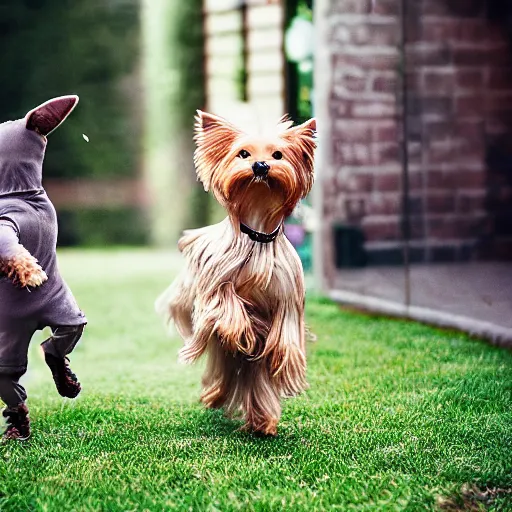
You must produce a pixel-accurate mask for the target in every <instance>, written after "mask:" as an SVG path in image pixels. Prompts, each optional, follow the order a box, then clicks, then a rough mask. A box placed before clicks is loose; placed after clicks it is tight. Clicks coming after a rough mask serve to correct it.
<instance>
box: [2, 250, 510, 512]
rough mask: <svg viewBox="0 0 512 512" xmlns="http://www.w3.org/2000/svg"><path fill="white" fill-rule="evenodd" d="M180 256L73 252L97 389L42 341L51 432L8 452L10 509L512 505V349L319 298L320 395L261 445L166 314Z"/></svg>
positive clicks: (42, 401) (90, 376)
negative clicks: (66, 384) (162, 305)
mask: <svg viewBox="0 0 512 512" xmlns="http://www.w3.org/2000/svg"><path fill="white" fill-rule="evenodd" d="M179 264H180V262H179V260H176V257H174V256H173V257H171V255H169V254H166V253H157V252H149V251H129V252H113V251H110V252H94V251H90V252H65V253H62V254H61V268H62V271H63V273H64V275H65V276H66V278H67V280H68V282H69V283H70V285H71V286H72V288H73V290H74V292H75V295H76V296H77V298H78V300H79V303H80V304H81V306H82V308H83V309H84V310H85V311H86V313H87V315H88V319H89V326H88V328H87V330H86V333H85V335H84V338H83V340H82V342H81V344H80V345H79V347H78V348H77V349H76V351H75V353H74V355H73V357H72V362H73V369H74V370H75V371H76V372H77V373H78V375H79V376H80V378H81V381H82V384H83V388H84V390H83V392H82V395H81V396H80V397H79V398H78V399H77V400H75V401H70V400H65V399H62V398H60V397H59V396H58V395H57V393H56V391H55V390H54V387H53V382H52V381H51V377H50V374H49V371H48V370H47V369H46V368H45V366H44V363H43V362H42V360H41V358H40V356H39V352H38V350H37V343H33V346H32V352H31V362H30V371H29V373H28V374H27V377H26V378H25V384H26V387H27V389H28V391H29V397H30V398H29V406H30V408H31V415H32V420H33V430H34V433H33V438H32V439H31V440H30V441H29V442H28V443H26V444H23V445H17V444H8V445H6V446H5V445H4V446H1V447H0V510H1V511H16V512H18V511H24V510H42V511H43V510H44V511H63V510H65V511H88V510H108V511H132V510H133V511H135V510H141V511H142V510H151V511H160V510H192V511H196V510H199V511H202V510H211V511H214V510H219V511H229V510H276V511H281V510H290V511H292V510H293V511H296V510H308V511H309V510H331V509H332V510H341V511H347V510H358V511H366V510H378V511H380V510H390V511H391V510H407V511H409V510H410V511H416V510H438V509H439V508H440V507H441V508H442V509H443V510H496V511H498V510H499V511H503V510H512V494H511V489H512V476H511V475H512V354H511V353H509V352H507V351H504V350H499V349H496V348H493V347H490V346H487V345H486V344H484V343H481V342H478V341H473V340H470V339H468V338H467V337H466V336H464V335H462V334H458V333H452V332H441V331H438V330H435V329H431V328H428V327H425V326H422V325H418V324H415V323H409V322H400V321H392V320H385V319H378V318H371V317H367V316H363V315H360V314H356V313H349V312H343V311H340V309H339V308H338V307H337V306H336V305H334V304H331V303H329V302H326V301H322V300H318V299H310V300H309V301H308V306H307V309H308V311H307V315H308V320H309V323H310V325H311V327H312V328H313V330H314V331H315V332H316V334H317V336H318V342H316V343H314V344H310V346H309V370H308V375H309V382H310V385H311V388H310V390H308V392H307V393H306V394H304V395H303V396H302V397H300V398H296V399H292V400H289V401H287V402H286V404H285V406H284V413H283V418H282V422H281V424H280V433H279V436H278V437H277V438H273V439H265V438H256V437H253V436H251V435H250V434H246V433H242V432H239V431H237V428H238V427H239V426H240V423H237V422H232V421H229V420H227V419H225V418H224V417H223V416H222V414H221V413H220V412H219V411H215V412H212V411H206V410H204V409H203V408H202V407H201V405H200V404H199V403H198V396H199V391H200V375H201V371H202V365H198V366H192V367H189V366H182V365H179V364H177V362H176V356H177V351H178V348H179V346H180V341H179V340H177V339H170V338H168V337H167V335H166V333H165V331H164V328H163V326H162V324H161V321H160V319H159V318H158V317H156V315H155V314H154V313H153V301H154V299H155V297H156V296H157V295H158V293H159V292H160V291H162V289H163V288H164V287H165V286H166V285H167V283H168V282H169V281H170V279H171V277H172V275H174V273H175V272H176V269H177V268H178V266H179ZM41 339H42V336H40V337H38V339H37V340H34V341H35V342H36V341H40V340H41ZM472 486H474V488H473V487H472ZM487 487H489V488H490V489H491V490H490V491H486V489H487ZM464 489H466V491H464ZM468 489H469V490H468ZM472 489H473V490H472ZM478 500H480V501H478ZM464 502H465V503H466V508H463V503H464ZM469 507H473V508H469ZM479 507H481V508H479Z"/></svg>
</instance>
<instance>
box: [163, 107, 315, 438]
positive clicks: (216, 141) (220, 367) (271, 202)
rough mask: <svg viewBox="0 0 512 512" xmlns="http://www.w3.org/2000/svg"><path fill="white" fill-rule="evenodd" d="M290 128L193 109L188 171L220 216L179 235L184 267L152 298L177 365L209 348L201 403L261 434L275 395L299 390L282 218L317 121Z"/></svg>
mask: <svg viewBox="0 0 512 512" xmlns="http://www.w3.org/2000/svg"><path fill="white" fill-rule="evenodd" d="M292 124H293V123H292V122H291V121H290V120H289V119H288V118H287V117H286V116H285V117H283V118H282V119H281V120H280V121H279V122H278V124H277V126H276V127H275V131H273V132H272V133H270V134H267V135H263V136H262V135H259V136H250V135H248V134H247V133H244V132H243V131H242V130H239V129H238V128H236V127H235V126H233V125H232V124H231V123H229V122H228V121H226V120H225V119H223V118H221V117H218V116H215V115H212V114H208V113H206V112H201V111H198V112H197V116H196V124H195V137H194V140H195V142H196V151H195V154H194V162H195V165H196V171H197V176H198V179H199V180H200V181H201V182H202V183H203V185H204V188H205V190H206V191H208V190H212V192H213V194H214V195H215V197H216V199H217V200H218V201H219V203H220V204H221V205H222V206H223V207H224V208H225V209H226V210H227V213H228V217H227V218H226V219H225V220H224V221H222V222H220V223H219V224H215V225H213V226H207V227H204V228H200V229H194V230H189V231H186V232H185V233H184V235H183V237H182V238H181V239H180V241H179V243H178V247H179V249H180V251H181V252H182V253H183V254H184V256H185V259H186V269H185V270H184V271H183V272H182V273H181V275H179V276H178V278H177V279H176V280H175V281H174V283H173V284H172V285H171V286H170V287H169V288H168V289H167V291H166V292H164V293H163V294H162V295H161V296H160V298H159V299H158V300H157V304H156V307H157V311H158V312H160V313H161V314H163V315H164V316H165V317H166V319H167V321H168V322H171V321H173V322H174V324H175V325H176V328H177V330H178V332H179V334H180V335H181V336H182V338H183V339H184V346H183V348H182V349H181V351H180V358H181V360H182V361H184V362H193V361H196V360H197V359H198V358H199V357H200V356H201V355H202V354H203V353H205V352H207V354H208V357H207V367H206V372H205V374H204V376H203V381H202V383H203V393H202V395H201V401H202V402H203V404H204V405H205V406H206V407H211V408H221V407H224V408H225V410H226V412H227V414H229V415H231V416H233V415H236V414H237V413H240V412H242V413H243V415H244V417H245V425H244V428H245V429H247V430H249V431H253V432H255V433H261V434H265V435H276V434H277V424H278V422H279V419H280V416H281V397H289V396H293V395H296V394H298V393H300V392H302V391H303V390H304V389H305V388H306V387H307V383H306V348H305V338H306V327H305V323H304V297H305V289H304V275H303V271H302V265H301V261H300V259H299V257H298V255H297V253H296V252H295V250H294V248H293V247H292V245H291V244H290V242H289V241H288V240H287V238H286V237H285V236H284V233H283V222H284V220H285V219H286V218H287V217H288V216H289V215H290V214H291V213H292V212H293V210H294V208H295V206H296V205H297V203H298V202H299V201H300V200H301V199H302V198H304V197H305V196H306V195H307V194H308V193H309V191H310V189H311V187H312V185H313V180H314V174H313V167H314V151H315V147H316V142H315V138H314V136H315V130H316V123H315V120H314V119H311V120H309V121H307V122H306V123H304V124H302V125H299V126H292Z"/></svg>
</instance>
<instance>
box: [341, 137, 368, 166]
mask: <svg viewBox="0 0 512 512" xmlns="http://www.w3.org/2000/svg"><path fill="white" fill-rule="evenodd" d="M333 145H334V152H335V154H336V161H337V162H340V163H342V164H343V165H371V164H372V163H373V159H372V155H371V152H370V146H369V145H368V144H348V143H345V142H344V141H339V140H338V141H336V140H335V141H333Z"/></svg>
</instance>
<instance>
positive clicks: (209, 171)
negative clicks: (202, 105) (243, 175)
mask: <svg viewBox="0 0 512 512" xmlns="http://www.w3.org/2000/svg"><path fill="white" fill-rule="evenodd" d="M195 120H196V123H195V126H194V133H195V135H194V141H195V143H196V150H195V152H194V163H195V165H196V171H197V177H198V178H199V180H200V181H201V182H202V184H203V186H204V189H205V190H206V191H208V190H209V189H210V185H211V181H212V176H213V174H214V173H215V171H216V170H217V169H218V168H219V167H220V165H221V164H222V161H223V160H224V158H226V156H227V154H228V153H229V151H230V149H231V147H232V146H233V143H234V142H235V140H236V139H237V138H238V137H239V136H240V135H241V134H242V132H241V131H240V130H239V129H238V128H236V127H235V126H233V125H232V124H231V123H230V122H228V121H226V120H225V119H223V118H222V117H219V116H216V115H213V114H208V113H207V112H202V111H201V110H198V111H197V115H196V118H195Z"/></svg>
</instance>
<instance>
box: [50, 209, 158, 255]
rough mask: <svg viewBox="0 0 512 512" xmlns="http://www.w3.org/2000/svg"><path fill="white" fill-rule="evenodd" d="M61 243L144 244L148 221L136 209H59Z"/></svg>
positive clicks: (90, 244)
mask: <svg viewBox="0 0 512 512" xmlns="http://www.w3.org/2000/svg"><path fill="white" fill-rule="evenodd" d="M58 242H59V246H61V247H64V246H75V245H79V246H84V247H105V246H111V245H130V246H134V245H144V244H146V243H147V242H148V223H147V220H146V218H145V215H144V212H142V211H141V210H139V209H137V208H129V207H125V208H111V209H108V210H107V209H97V208H96V209H88V210H63V211H60V212H59V241H58Z"/></svg>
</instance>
